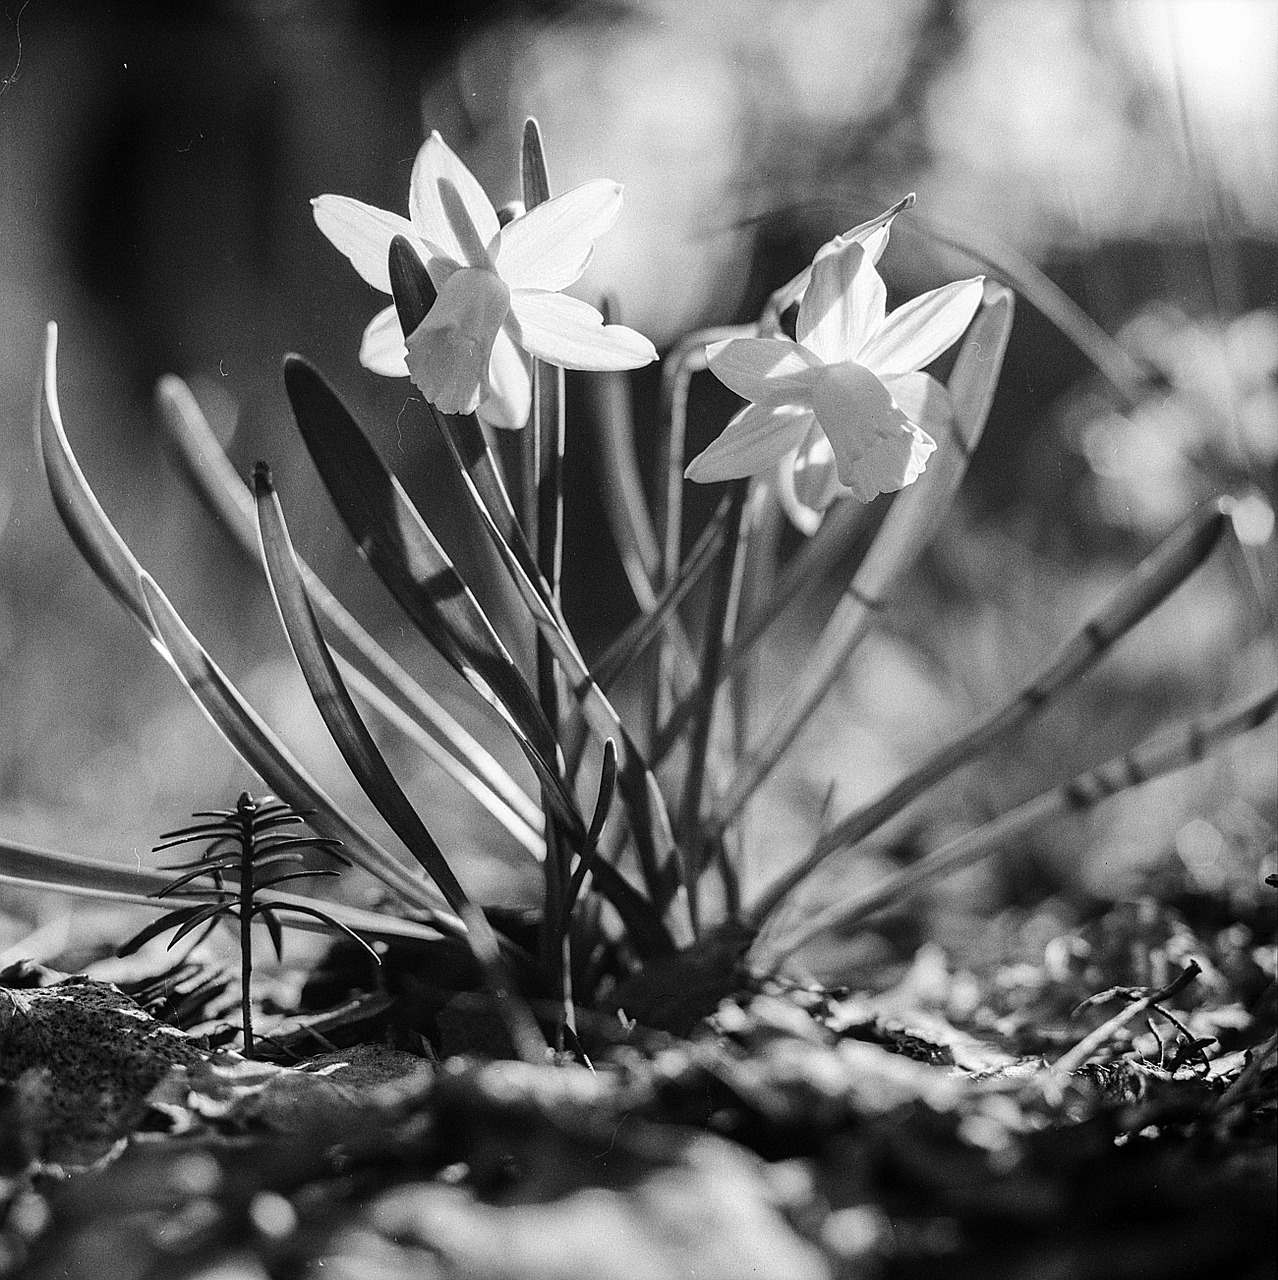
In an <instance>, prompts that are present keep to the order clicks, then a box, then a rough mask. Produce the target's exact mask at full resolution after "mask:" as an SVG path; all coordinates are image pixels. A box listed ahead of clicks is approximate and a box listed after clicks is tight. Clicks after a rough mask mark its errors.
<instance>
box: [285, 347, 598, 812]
mask: <svg viewBox="0 0 1278 1280" xmlns="http://www.w3.org/2000/svg"><path fill="white" fill-rule="evenodd" d="M284 385H285V387H286V388H287V390H288V396H289V401H290V403H291V404H292V406H293V414H294V417H295V418H296V420H297V425H298V429H299V430H300V431H301V433H302V438H303V440H304V441H305V442H306V447H307V449H308V450H309V451H310V455H311V458H312V460H313V461H314V463H315V466H316V469H317V470H318V471H319V473H320V477H321V478H322V479H323V481H324V484H325V486H326V487H327V488H328V491H329V494H330V496H331V497H332V499H333V503H334V505H335V506H336V507H337V510H338V514H340V515H341V517H342V519H343V521H344V522H345V523H346V527H347V528H348V529H349V530H350V533H351V536H352V537H353V538H354V540H355V545H356V546H357V547H358V549H359V551H360V554H361V555H362V556H363V557H364V559H365V560H367V561H368V563H369V565H370V566H371V567H372V568H373V570H374V571H375V572H376V573H377V575H378V577H380V578H381V579H382V581H383V583H385V585H386V587H387V589H388V590H389V591H390V592H391V594H392V595H393V596H394V597H395V599H396V600H397V601H398V602H399V605H400V608H402V609H403V610H404V612H405V613H407V614H408V616H409V617H410V618H411V619H412V620H413V622H414V623H415V624H416V625H417V627H418V628H419V629H420V630H421V632H422V634H423V635H425V636H426V638H427V639H428V640H429V641H430V642H431V644H432V645H434V647H435V648H436V650H438V652H439V653H440V655H441V656H442V657H443V658H444V659H445V660H446V661H448V662H449V663H450V664H451V665H452V666H453V668H454V669H455V670H456V671H457V672H458V673H459V674H460V675H461V676H462V678H463V679H464V680H466V682H467V683H468V684H469V685H470V686H471V688H473V689H474V690H475V692H476V693H478V694H479V696H480V697H481V698H482V699H483V700H484V702H485V703H486V704H487V705H488V706H489V707H490V708H491V709H492V710H493V711H495V712H496V713H497V715H498V716H499V717H500V718H501V719H502V720H503V721H504V722H505V723H506V725H507V726H508V727H509V728H510V730H511V731H512V733H514V735H515V739H516V741H517V742H518V743H519V745H520V747H521V748H522V750H523V752H524V754H525V755H526V756H527V758H528V761H529V763H530V764H531V765H532V767H533V769H534V770H535V772H536V773H537V776H538V779H539V780H540V781H541V783H542V785H543V787H544V788H545V790H546V794H547V797H548V798H549V799H550V800H551V802H552V803H553V804H554V806H555V808H556V812H557V813H558V814H559V816H560V817H561V818H562V820H563V821H565V822H566V823H568V824H569V825H570V826H575V828H576V829H577V830H578V831H584V828H585V823H584V822H583V820H582V818H581V815H580V814H579V813H577V811H576V803H575V801H574V800H573V798H572V797H571V795H570V794H569V793H568V791H567V790H566V788H565V786H564V783H563V780H562V777H561V776H560V772H559V764H558V760H557V747H556V744H555V740H554V735H553V734H552V733H551V730H550V726H549V725H548V724H547V723H546V718H545V716H543V715H542V713H541V708H540V707H539V706H538V705H537V700H536V698H535V697H533V694H532V692H531V690H530V689H529V688H528V685H527V684H526V683H525V682H524V678H523V676H522V675H520V673H519V670H518V669H517V667H516V666H515V663H514V661H513V660H512V658H511V656H510V654H509V653H508V652H507V650H506V647H505V645H503V644H502V642H501V640H500V639H499V638H498V636H497V633H496V632H495V631H494V630H493V628H492V624H491V623H490V622H489V621H488V618H487V617H486V616H485V614H484V612H483V610H482V609H481V608H480V606H479V602H478V601H477V600H476V599H475V597H474V596H473V595H472V594H471V591H470V588H469V587H467V586H466V584H465V582H463V581H462V579H461V576H460V575H459V574H458V573H457V570H456V569H455V568H454V567H453V563H452V561H451V560H450V559H449V557H448V555H447V553H446V552H445V551H444V549H443V547H441V546H440V545H439V542H438V541H437V540H436V538H435V535H434V534H433V533H431V531H430V529H429V527H428V526H427V524H426V522H425V521H424V520H423V519H422V517H421V515H420V513H419V512H418V510H417V508H416V507H415V506H414V505H413V504H412V502H411V501H410V500H409V497H408V495H407V494H406V493H405V492H404V489H403V487H402V486H401V485H400V483H399V481H398V480H396V479H395V477H394V476H393V475H392V474H391V473H390V471H388V470H387V468H386V467H385V465H384V464H383V463H382V461H381V459H380V458H379V457H378V456H377V453H376V451H375V450H374V449H373V446H372V445H371V444H370V443H369V442H368V438H367V437H366V436H365V435H364V433H363V431H362V430H361V429H360V428H359V426H358V424H357V423H356V422H355V420H354V418H353V417H351V415H350V413H349V412H348V411H347V409H346V406H345V405H344V404H342V402H341V400H340V399H338V397H337V395H336V394H335V393H334V392H333V390H332V389H331V388H330V387H329V385H328V383H327V382H325V381H324V379H323V377H321V375H320V374H319V373H318V372H317V371H316V370H315V369H313V368H312V367H311V366H310V365H309V364H307V362H306V361H305V360H303V359H302V358H301V357H300V356H289V357H287V359H286V360H285V362H284Z"/></svg>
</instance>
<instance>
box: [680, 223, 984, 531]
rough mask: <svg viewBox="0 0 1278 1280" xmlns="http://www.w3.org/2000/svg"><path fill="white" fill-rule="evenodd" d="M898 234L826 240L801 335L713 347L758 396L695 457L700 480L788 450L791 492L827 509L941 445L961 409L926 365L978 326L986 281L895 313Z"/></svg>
mask: <svg viewBox="0 0 1278 1280" xmlns="http://www.w3.org/2000/svg"><path fill="white" fill-rule="evenodd" d="M887 235H888V226H887V224H884V225H880V226H877V227H874V228H873V229H872V230H869V231H867V232H865V233H860V234H853V235H850V236H848V237H836V238H835V239H834V240H832V241H831V242H830V243H829V244H827V245H825V246H824V247H823V248H822V249H821V250H820V252H819V253H818V254H817V256H816V258H815V259H814V261H813V264H812V277H811V281H810V283H809V285H808V288H807V291H806V292H805V294H804V295H803V300H802V302H801V303H800V304H799V315H798V321H797V323H796V326H795V337H796V339H797V341H795V340H791V339H789V338H786V337H775V338H732V339H730V340H728V341H727V342H716V343H713V344H711V345H710V346H709V347H707V348H706V355H707V358H708V360H709V364H710V368H711V370H712V371H713V372H714V374H715V376H716V377H718V378H719V380H720V381H721V382H723V383H725V384H726V385H727V386H729V387H731V388H732V390H733V391H735V392H736V393H737V394H738V395H740V396H743V397H745V399H747V400H749V401H751V402H752V403H750V404H749V405H747V406H746V407H745V408H744V409H742V410H741V412H740V413H738V414H737V415H736V416H735V417H734V418H733V419H732V421H731V422H729V423H728V425H727V427H726V428H725V429H724V432H723V434H722V435H721V436H720V437H719V438H718V439H717V440H715V441H714V443H713V444H711V445H710V447H709V448H708V449H706V450H705V451H704V452H703V453H701V454H700V455H699V456H698V457H696V458H694V459H693V461H692V463H691V464H690V465H689V467H688V469H687V472H686V474H687V476H688V478H689V479H691V480H699V481H703V482H704V481H710V480H731V479H736V478H738V477H741V476H749V475H756V474H758V473H759V472H761V471H764V470H766V469H767V468H768V467H771V466H773V465H774V464H775V463H777V462H779V461H782V460H783V459H784V460H786V462H787V466H786V467H785V468H784V474H783V477H782V485H781V488H782V499H783V501H786V505H787V507H789V508H790V509H791V512H792V514H795V508H796V506H797V508H798V511H799V513H800V514H801V513H802V512H803V511H808V512H810V514H811V515H812V518H813V519H817V518H818V517H817V516H816V512H818V511H820V510H823V509H824V508H825V506H827V505H828V504H829V503H830V501H832V499H833V498H834V497H835V496H836V495H837V494H838V493H841V492H842V493H847V492H851V493H853V494H855V495H856V496H857V497H858V498H859V499H860V500H861V501H862V502H869V501H870V500H871V499H872V498H874V497H876V496H877V495H878V494H880V493H892V492H894V491H895V490H897V489H902V488H904V487H905V486H906V485H908V484H912V483H913V482H914V481H915V480H917V479H918V477H919V476H920V475H922V473H923V469H924V467H925V466H926V465H927V460H928V457H929V456H930V455H931V454H932V452H933V451H934V450H935V448H936V441H935V440H933V438H932V436H931V435H930V434H929V430H932V431H937V430H939V429H941V428H943V427H944V426H945V425H946V422H947V420H948V417H949V414H950V412H951V410H950V401H949V395H948V393H947V392H946V390H945V388H944V387H943V386H942V385H941V384H940V383H939V382H937V381H936V379H935V378H932V377H930V376H929V375H928V374H926V373H921V372H919V370H921V369H922V368H923V366H924V365H927V364H930V363H931V362H932V361H933V360H935V359H936V358H937V356H939V355H940V354H941V353H942V352H943V351H945V350H946V349H947V348H948V347H950V346H952V345H953V344H954V343H955V342H956V341H957V340H958V339H959V337H960V336H961V335H962V333H963V330H964V329H966V328H967V326H968V324H969V323H970V321H971V319H972V317H973V315H975V313H976V309H977V307H978V306H980V302H981V293H982V280H981V278H980V277H977V278H975V279H971V280H961V281H958V282H957V283H955V284H948V285H945V286H944V287H942V288H940V289H934V290H932V292H930V293H925V294H923V295H922V296H921V297H918V298H915V299H914V300H913V301H912V302H907V303H906V304H905V305H904V306H901V307H898V308H897V309H896V310H895V311H893V312H892V314H891V315H888V314H887V305H886V303H887V290H886V289H885V287H884V284H883V279H882V277H881V276H880V275H879V273H878V271H877V270H876V268H875V265H874V264H875V262H876V261H877V260H878V257H879V255H880V254H881V253H882V252H883V248H884V246H885V245H886V243H887ZM798 522H799V523H800V525H801V527H802V525H803V522H802V520H800V521H798ZM810 531H811V530H810V529H809V532H810Z"/></svg>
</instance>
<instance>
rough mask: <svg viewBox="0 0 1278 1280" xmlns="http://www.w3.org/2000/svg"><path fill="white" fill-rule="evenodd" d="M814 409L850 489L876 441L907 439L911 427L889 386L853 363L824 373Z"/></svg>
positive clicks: (814, 399) (813, 402)
mask: <svg viewBox="0 0 1278 1280" xmlns="http://www.w3.org/2000/svg"><path fill="white" fill-rule="evenodd" d="M812 407H813V409H814V410H815V411H816V418H817V421H818V422H819V423H820V424H821V428H822V430H823V431H824V432H825V434H826V435H827V436H828V437H829V438H830V445H831V447H832V448H833V450H834V459H835V462H836V464H837V465H838V469H839V479H840V480H841V481H842V482H843V483H844V484H846V485H848V486H849V487H851V486H852V477H853V475H854V474H855V472H856V469H857V465H858V463H860V461H861V459H862V458H863V457H864V456H865V455H866V454H867V453H869V452H870V450H871V449H872V448H873V447H874V446H875V443H876V441H878V440H882V439H886V440H903V439H904V437H905V436H906V435H907V434H908V433H907V428H910V427H911V423H910V420H909V419H908V418H907V417H906V416H905V414H904V413H902V412H901V410H900V409H898V408H897V407H896V405H895V404H894V403H893V402H892V396H891V394H890V393H889V392H888V389H887V387H885V386H884V385H883V383H882V382H881V381H880V380H879V379H878V378H877V377H875V375H874V374H873V373H871V372H870V370H869V369H866V368H865V367H864V366H863V365H859V364H856V363H854V362H852V361H850V360H849V361H845V362H844V363H843V364H838V365H831V366H829V367H827V368H825V369H823V370H822V371H821V376H820V377H819V378H818V379H817V384H816V387H815V389H814V391H813V395H812ZM898 487H899V486H898Z"/></svg>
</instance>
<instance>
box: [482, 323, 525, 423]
mask: <svg viewBox="0 0 1278 1280" xmlns="http://www.w3.org/2000/svg"><path fill="white" fill-rule="evenodd" d="M531 410H532V377H531V375H530V374H529V372H528V362H527V360H526V359H525V357H524V356H523V354H522V353H521V352H520V350H519V348H518V347H516V346H515V344H514V343H513V342H512V341H511V339H510V335H509V334H507V332H506V331H505V329H503V330H502V331H501V332H500V333H499V334H498V335H497V337H496V340H495V341H494V342H493V354H492V356H491V357H490V358H489V361H488V395H487V396H485V397H484V399H483V400H481V401H480V402H479V408H478V409H476V410H475V412H476V413H477V414H478V415H479V416H480V417H481V418H482V419H483V420H484V421H485V422H486V423H488V425H489V426H492V427H502V428H503V429H505V430H507V431H518V430H519V429H520V428H521V427H524V426H527V424H528V414H529V413H530V412H531Z"/></svg>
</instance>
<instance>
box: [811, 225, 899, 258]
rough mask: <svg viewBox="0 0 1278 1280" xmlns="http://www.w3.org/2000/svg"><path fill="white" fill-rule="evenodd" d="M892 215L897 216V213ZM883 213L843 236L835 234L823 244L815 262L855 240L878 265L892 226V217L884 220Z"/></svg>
mask: <svg viewBox="0 0 1278 1280" xmlns="http://www.w3.org/2000/svg"><path fill="white" fill-rule="evenodd" d="M892 217H893V218H894V217H896V215H895V214H893V215H892ZM882 218H883V215H882V214H879V216H878V217H877V218H875V219H874V220H873V221H872V222H863V223H862V224H861V225H860V226H859V227H853V228H852V230H851V231H845V232H844V233H843V234H842V235H841V236H835V237H834V239H833V240H830V241H828V242H827V243H825V244H823V245H822V246H821V247H820V248H819V249H818V250H817V251H816V255H815V256H814V257H813V259H812V261H813V262H814V263H816V262H820V261H821V259H822V258H828V257H830V256H831V255H832V254H835V253H838V252H839V251H840V250H841V249H843V248H844V247H845V246H846V245H848V244H851V243H853V242H855V243H857V244H859V245H860V246H861V247H862V248H863V249H864V250H865V253H866V256H867V257H868V258H869V259H870V261H871V262H873V263H874V265H875V266H878V262H879V259H880V258H881V257H882V256H883V250H884V249H886V248H887V243H888V232H889V231H890V229H891V226H892V218H889V219H888V220H887V221H886V222H883V221H882Z"/></svg>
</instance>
